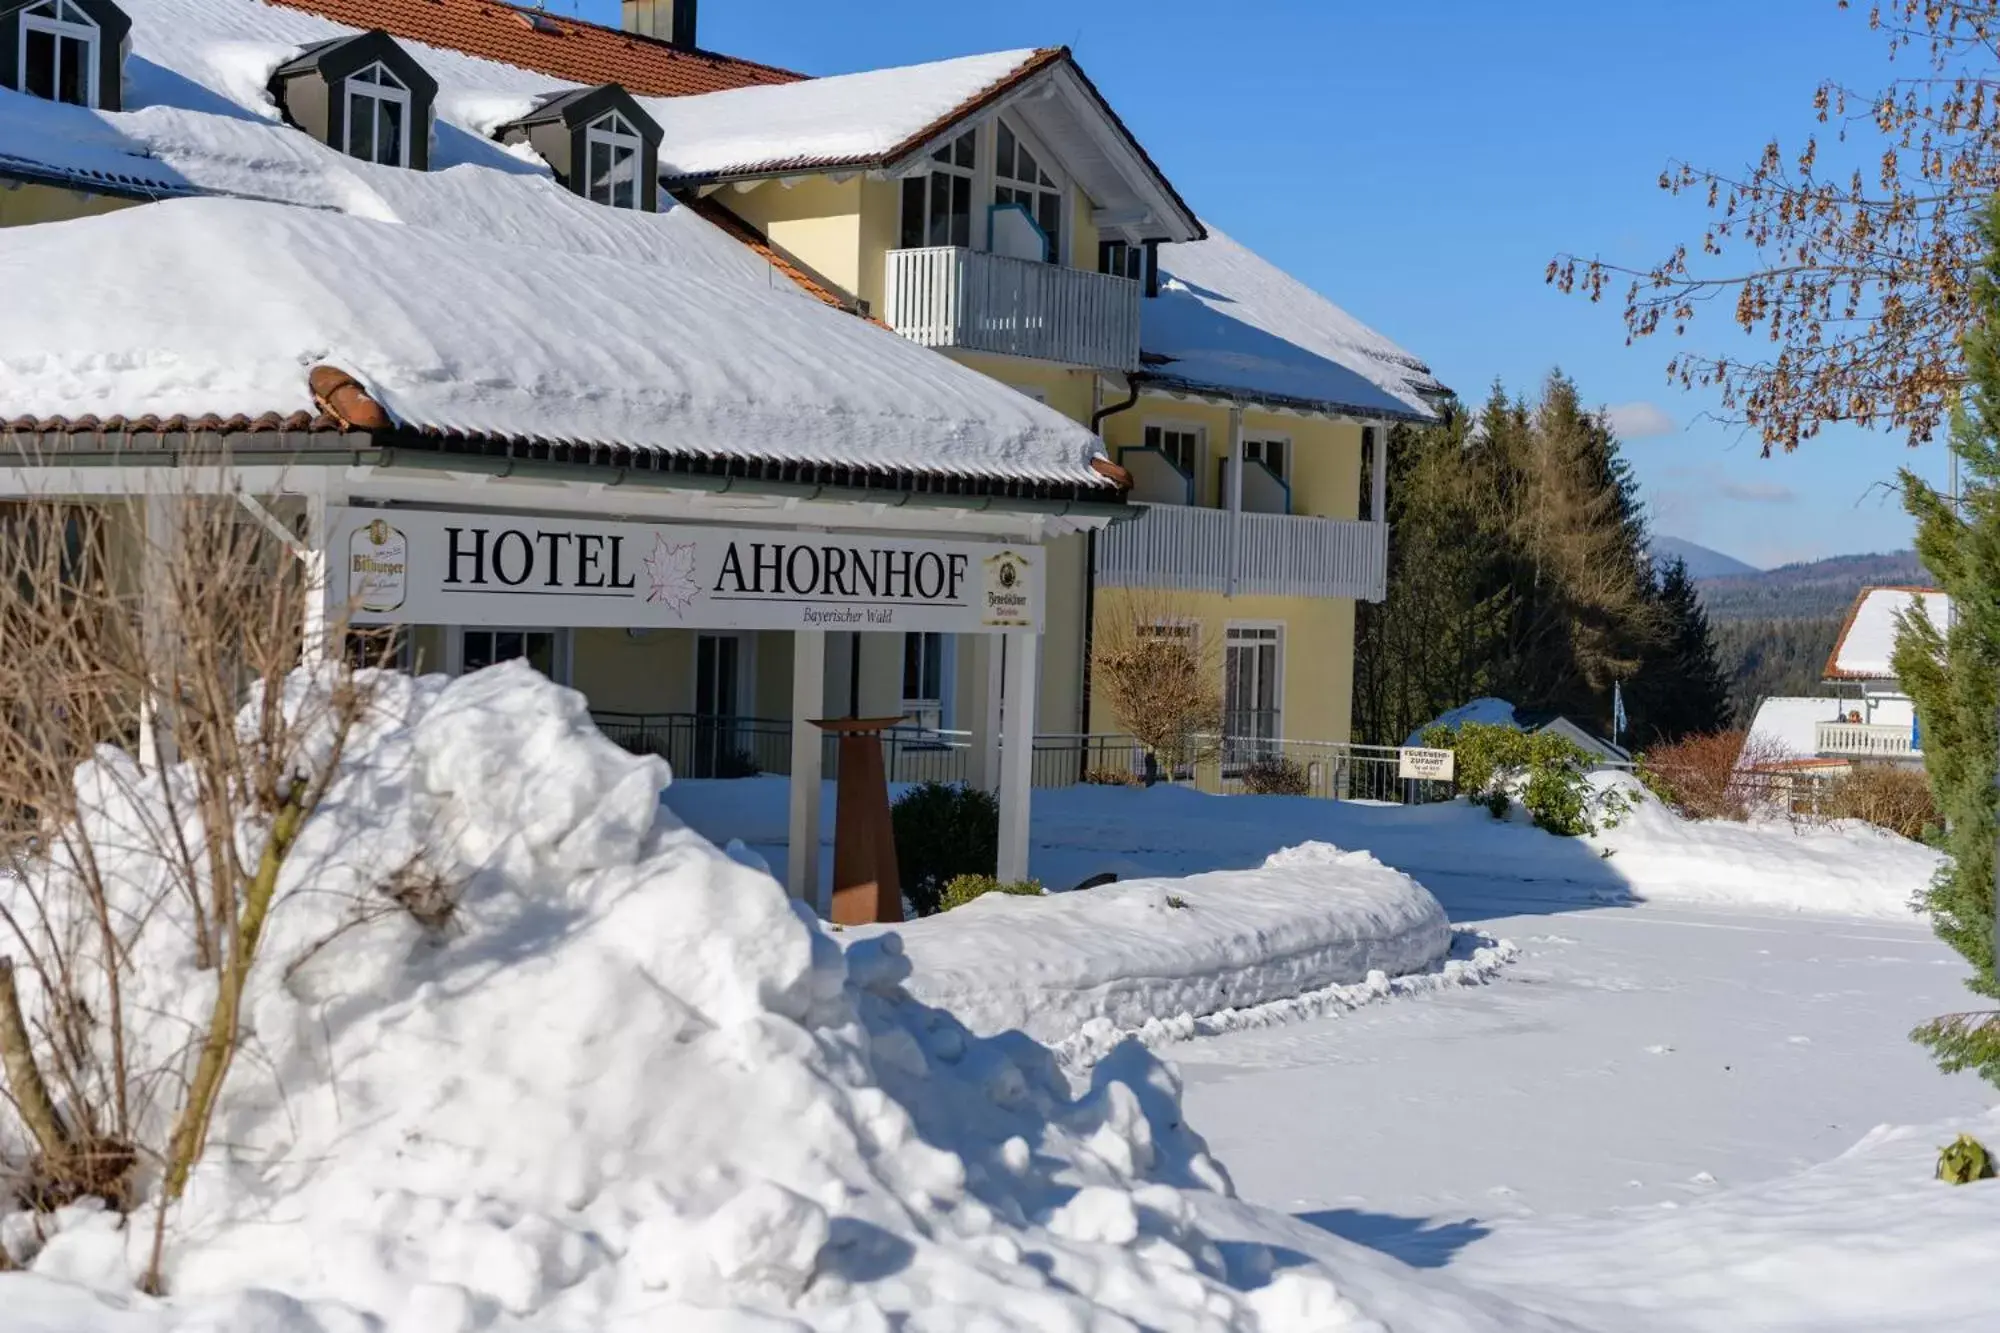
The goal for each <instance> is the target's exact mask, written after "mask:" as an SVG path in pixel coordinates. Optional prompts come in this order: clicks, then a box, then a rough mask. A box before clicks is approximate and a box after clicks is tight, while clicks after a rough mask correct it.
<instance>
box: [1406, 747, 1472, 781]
mask: <svg viewBox="0 0 2000 1333" xmlns="http://www.w3.org/2000/svg"><path fill="white" fill-rule="evenodd" d="M1397 754H1398V756H1399V757H1400V759H1401V763H1400V765H1399V766H1398V767H1399V776H1401V777H1406V778H1417V779H1419V780H1421V781H1424V782H1449V781H1451V780H1452V778H1453V777H1455V776H1456V775H1457V773H1458V756H1457V755H1455V754H1453V753H1452V752H1451V751H1450V750H1425V749H1421V748H1419V747H1417V746H1414V745H1406V746H1404V747H1403V748H1402V749H1401V750H1399V751H1397Z"/></svg>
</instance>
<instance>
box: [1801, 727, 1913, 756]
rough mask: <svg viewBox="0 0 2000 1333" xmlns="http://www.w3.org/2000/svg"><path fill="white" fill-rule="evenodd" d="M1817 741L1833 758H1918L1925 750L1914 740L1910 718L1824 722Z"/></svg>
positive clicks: (1821, 750) (1820, 749) (1821, 749)
mask: <svg viewBox="0 0 2000 1333" xmlns="http://www.w3.org/2000/svg"><path fill="white" fill-rule="evenodd" d="M1817 743H1818V745H1819V752H1820V754H1821V756H1823V757H1825V758H1829V759H1915V758H1917V757H1918V756H1920V755H1921V754H1922V753H1923V751H1921V750H1919V749H1918V748H1917V747H1916V746H1915V745H1914V744H1912V742H1911V737H1910V724H1909V723H1907V722H1905V723H1902V724H1901V725H1896V724H1893V723H1891V724H1884V723H1880V722H1822V723H1820V724H1819V737H1818V742H1817Z"/></svg>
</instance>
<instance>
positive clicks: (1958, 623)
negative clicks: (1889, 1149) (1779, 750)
mask: <svg viewBox="0 0 2000 1333" xmlns="http://www.w3.org/2000/svg"><path fill="white" fill-rule="evenodd" d="M1984 236H1985V243H1986V247H1987V257H1986V259H1985V261H1984V263H1983V264H1982V265H1981V266H1980V269H1979V271H1978V272H1977V273H1976V274H1975V275H1974V278H1973V288H1972V292H1973V296H1972V299H1973V305H1974V311H1975V314H1974V320H1973V323H1972V326H1971V328H1970V330H1969V331H1968V332H1967V334H1966V337H1965V342H1964V354H1965V363H1966V371H1967V385H1966V390H1965V394H1964V397H1963V399H1962V401H1961V402H1960V404H1959V406H1958V409H1957V411H1955V412H1954V414H1953V417H1952V431H1951V447H1952V451H1953V452H1954V453H1956V454H1957V455H1958V458H1959V461H1960V463H1961V464H1962V465H1963V467H1964V469H1965V472H1966V475H1967V477H1968V479H1969V485H1968V486H1967V488H1966V490H1965V494H1964V498H1963V500H1962V501H1961V503H1960V504H1959V506H1957V507H1956V508H1954V506H1953V505H1952V503H1951V501H1950V500H1949V499H1948V498H1946V497H1945V496H1942V495H1939V494H1938V493H1937V491H1936V490H1935V489H1933V488H1932V487H1930V486H1928V485H1926V484H1925V483H1924V482H1923V481H1922V480H1921V479H1920V478H1918V477H1917V476H1916V474H1915V473H1913V472H1910V471H1908V470H1907V469H1906V470H1905V471H1904V473H1903V499H1904V503H1905V505H1907V507H1908V508H1909V511H1910V513H1911V514H1912V515H1913V516H1914V517H1915V518H1916V520H1917V553H1918V554H1919V555H1920V556H1922V557H1923V561H1924V566H1925V567H1926V568H1927V569H1929V570H1930V571H1931V573H1932V574H1933V576H1935V577H1936V579H1937V581H1938V583H1939V585H1940V586H1941V587H1942V588H1943V589H1944V590H1945V591H1946V592H1947V593H1949V594H1951V602H1952V615H1951V617H1950V623H1948V624H1945V625H1939V624H1935V623H1933V622H1932V621H1931V620H1930V618H1929V617H1928V616H1926V615H1925V614H1924V612H1923V610H1922V607H1921V604H1920V605H1919V607H1918V608H1917V609H1916V610H1915V611H1914V612H1913V613H1912V614H1910V615H1907V616H1905V617H1904V618H1903V623H1902V625H1901V626H1900V628H1899V631H1898V633H1897V636H1896V651H1895V657H1894V659H1893V661H1894V665H1895V668H1896V674H1897V676H1898V678H1900V679H1901V680H1902V682H1903V685H1904V688H1905V689H1907V690H1908V691H1909V693H1910V697H1911V698H1912V699H1914V700H1915V701H1916V707H1917V720H1918V724H1919V726H1920V727H1921V730H1922V735H1923V751H1924V768H1925V771H1926V772H1927V773H1928V774H1929V776H1930V782H1931V789H1932V791H1933V792H1934V793H1935V795H1936V797H1937V803H1938V808H1939V810H1940V811H1942V812H1943V814H1944V816H1945V819H1946V820H1947V821H1948V827H1949V830H1950V831H1949V833H1948V834H1947V846H1946V850H1947V851H1948V852H1949V853H1950V855H1951V859H1950V860H1949V861H1948V862H1947V863H1946V864H1945V866H1944V868H1943V869H1942V870H1940V871H1939V872H1938V875H1937V878H1936V879H1935V880H1933V881H1932V882H1931V884H1930V885H1929V887H1928V888H1926V889H1924V890H1923V891H1922V892H1921V893H1919V895H1918V906H1920V907H1921V908H1923V909H1924V910H1925V911H1927V912H1929V913H1930V917H1931V925H1932V927H1933V929H1935V930H1936V931H1937V934H1938V938H1940V939H1942V940H1943V941H1944V942H1945V943H1947V944H1949V945H1951V947H1952V948H1954V949H1956V950H1957V951H1958V952H1959V954H1960V955H1961V956H1962V957H1963V958H1964V959H1965V960H1966V962H1968V963H1970V964H1972V969H1973V975H1972V977H1971V978H1970V979H1969V980H1968V981H1967V982H1966V985H1967V986H1968V987H1970V988H1971V990H1972V991H1973V992H1974V993H1975V994H1977V995H1982V996H1984V997H1986V998H1987V999H2000V983H1996V980H1995V977H1994V972H1993V873H1994V845H1993V844H1994V837H1995V833H1996V826H1995V818H1994V776H1995V771H1996V767H2000V727H1996V725H1995V710H1996V708H2000V202H1996V203H1995V204H1994V205H1991V206H1989V209H1988V212H1987V217H1986V221H1985V223H1984ZM1912 1035H1913V1036H1915V1038H1916V1039H1917V1040H1918V1041H1920V1042H1922V1043H1924V1044H1925V1045H1927V1046H1929V1047H1930V1048H1931V1051H1932V1053H1933V1054H1934V1055H1935V1056H1936V1057H1937V1060H1938V1063H1939V1064H1940V1065H1942V1066H1943V1067H1944V1068H1945V1069H1947V1070H1956V1069H1976V1070H1978V1071H1979V1073H1980V1075H1981V1076H1982V1077H1984V1078H1985V1079H1986V1080H1987V1081H1988V1082H1991V1083H1995V1084H2000V1011H1992V1010H1988V1011H1986V1012H1982V1013H1963V1014H1948V1015H1946V1016H1944V1017H1942V1018H1936V1019H1933V1020H1931V1021H1930V1022H1929V1023H1926V1024H1924V1025H1923V1026H1922V1027H1919V1028H1918V1029H1917V1030H1916V1032H1915V1033H1913V1034H1912Z"/></svg>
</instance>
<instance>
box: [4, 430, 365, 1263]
mask: <svg viewBox="0 0 2000 1333" xmlns="http://www.w3.org/2000/svg"><path fill="white" fill-rule="evenodd" d="M224 461H225V460H221V459H217V460H215V461H214V464H213V465H209V466H199V467H197V466H189V467H187V468H185V469H184V470H183V475H184V476H186V477H188V478H189V479H190V480H189V482H188V486H187V489H184V490H179V491H175V492H172V493H163V494H157V495H153V496H149V497H147V498H145V499H144V500H140V501H129V502H127V501H116V502H93V503H91V504H89V505H80V504H72V503H66V502H61V501H56V500H31V501H27V502H23V503H16V504H10V505H7V506H5V507H4V513H0V528H4V531H0V643H4V644H5V645H6V651H5V652H4V653H0V812H4V815H5V825H4V829H0V867H4V869H5V871H6V872H7V873H6V874H5V876H0V955H4V956H5V962H4V964H0V979H4V983H5V984H4V985H0V1056H3V1057H4V1069H5V1074H6V1080H7V1091H8V1093H9V1096H8V1098H7V1101H8V1103H9V1105H10V1106H11V1110H12V1114H13V1116H14V1118H15V1119H16V1120H17V1121H19V1122H20V1127H21V1128H22V1129H23V1130H25V1138H24V1139H22V1140H20V1141H21V1142H22V1143H23V1144H25V1145H27V1146H28V1151H29V1152H30V1153H31V1154H32V1160H31V1161H30V1162H28V1164H27V1169H26V1170H25V1172H24V1173H23V1174H24V1175H25V1177H26V1178H27V1179H28V1181H29V1182H30V1188H29V1189H28V1190H25V1191H22V1192H21V1193H22V1202H24V1203H26V1204H28V1205H30V1206H42V1207H47V1206H51V1205H53V1204H56V1203H59V1202H62V1201H64V1200H65V1199H67V1198H75V1197H79V1196H82V1195H95V1196H98V1197H101V1198H104V1199H105V1200H106V1201H107V1202H109V1203H111V1204H112V1205H113V1206H114V1207H127V1206H130V1205H131V1204H133V1203H134V1202H136V1201H137V1199H138V1198H139V1197H141V1190H140V1188H139V1187H140V1186H141V1185H146V1186H153V1185H157V1187H158V1191H159V1197H160V1198H161V1200H162V1204H163V1209H162V1213H161V1216H162V1218H163V1217H164V1203H165V1202H166V1201H168V1200H171V1199H175V1198H178V1197H179V1195H180V1193H181V1191H182V1189H183V1187H184V1186H185V1184H186V1182H187V1179H188V1174H189V1172H190V1170H191V1169H192V1167H193V1166H194V1164H195V1162H196V1161H197V1160H198V1159H199V1158H200V1157H201V1155H202V1152H203V1150H204V1148H205V1147H206V1145H207V1140H208V1133H209V1126H210V1124H211V1123H212V1120H213V1117H214V1114H215V1109H216V1104H217V1100H218V1098H219V1097H220V1095H221V1091H222V1088H223V1085H224V1083H225V1081H226V1080H227V1078H228V1076H229V1072H230V1070H231V1067H232V1065H233V1063H234V1061H235V1057H236V1055H237V1053H238V1049H239V1046H240V1044H241V1017H242V1005H243V999H244V994H245V989H246V986H247V984H248V982H249V979H250V977H251V975H252V972H253V970H254V969H255V968H256V967H257V964H258V962H259V953H260V945H261V943H262V940H263V934H264V926H265V922H266V920H267V918H268V915H269V913H270V911H271V908H272V905H273V899H274V896H275V894H276V891H277V886H278V883H279V879H280V876H281V874H282V872H283V871H284V869H285V866H286V863H287V860H288V858H289V857H290V856H291V854H292V852H293V850H294V847H295V846H296V843H297V840H298V838H299V835H300V832H301V830H302V829H303V827H304V825H305V824H306V822H307V820H309V819H310V818H311V816H312V815H313V813H314V811H315V810H316V809H317V808H318V806H319V804H320V802H321V800H322V798H323V797H324V796H325V794H326V791H327V788H328V785H329V784H330V783H331V781H332V780H333V776H334V774H335V772H336V770H337V768H338V766H339V762H340V758H341V755H342V752H343V749H344V747H345V745H346V743H347V740H348V737H349V735H350V732H351V730H352V728H353V727H354V725H355V724H356V721H357V719H358V717H359V716H360V714H361V713H362V711H363V709H364V707H365V695H366V693H367V691H366V689H365V687H364V686H362V685H361V684H360V682H359V681H357V679H356V677H355V676H354V673H353V672H352V671H351V670H350V669H349V668H348V667H347V666H346V664H345V661H344V658H343V656H342V655H341V654H340V653H337V652H329V651H328V648H329V645H331V644H338V643H341V642H342V638H341V637H340V636H341V635H342V631H343V627H342V625H341V622H340V619H339V618H338V617H336V618H334V619H333V620H332V623H328V618H327V616H326V615H325V612H324V596H325V593H324V588H323V585H322V584H321V582H320V581H319V580H320V569H319V567H318V566H317V565H316V564H313V563H308V560H307V558H306V553H305V552H304V551H303V548H301V547H299V546H298V545H297V543H295V542H294V541H291V540H289V535H288V533H287V531H286V530H285V529H284V528H283V527H282V526H281V525H280V524H279V523H278V522H277V521H276V520H275V519H273V518H272V517H271V515H270V514H269V512H268V511H265V510H261V509H253V508H252V507H251V506H249V505H246V504H244V503H241V502H240V501H241V497H240V496H238V495H236V494H235V493H233V492H228V491H226V490H225V491H224V493H221V494H200V493H197V490H196V487H197V486H198V485H199V484H200V483H201V482H203V481H204V480H205V481H207V482H209V483H210V489H211V490H214V489H215V488H216V487H217V486H218V485H219V484H220V483H219V480H218V479H219V478H222V477H223V476H225V475H226V474H225V473H224V471H223V470H222V467H221V464H222V463H223V462H224ZM302 660H304V661H305V662H306V663H307V664H308V665H309V666H310V667H311V668H312V669H313V671H314V672H315V673H316V676H317V685H318V688H313V689H302V688H295V686H296V685H297V683H298V682H297V681H295V680H293V673H294V671H295V670H296V669H297V668H298V667H299V666H300V664H301V661H302ZM134 751H136V757H135V754H134ZM139 959H145V960H147V966H148V967H151V968H155V969H157V968H158V967H159V966H161V963H162V960H164V959H180V960H184V962H182V963H180V964H178V965H180V966H184V967H185V969H186V977H185V980H184V982H183V981H180V980H178V979H168V981H167V982H166V984H169V985H172V986H175V987H177V988H178V991H179V993H180V994H184V995H193V996H195V997H197V999H196V1004H197V1006H202V1005H205V1006H206V1007H207V1010H208V1012H207V1015H206V1018H205V1020H202V1021H199V1022H197V1023H196V1024H195V1025H194V1030H193V1031H191V1032H186V1033H184V1034H182V1035H180V1036H178V1037H176V1038H174V1039H173V1040H172V1041H171V1042H169V1041H168V1040H167V1039H164V1038H162V1037H161V1035H160V1033H161V1030H162V1024H161V1023H159V1022H158V1021H151V1020H156V1019H157V1018H158V1014H157V1012H149V1011H147V1006H148V1005H149V1004H150V1003H151V1002H152V1001H151V1000H150V999H148V998H147V997H148V993H149V991H150V994H151V995H153V996H157V995H158V994H159V988H160V986H161V985H162V984H163V983H162V978H161V977H160V976H158V975H153V974H149V975H147V976H145V977H143V978H142V977H140V976H139V975H138V974H137V973H136V972H135V969H136V968H138V967H139V963H138V962H137V961H136V960H139ZM17 982H18V985H17V984H16V983H17ZM150 1280H151V1282H152V1283H153V1284H154V1285H156V1284H157V1257H156V1262H155V1272H154V1273H153V1274H152V1275H151V1279H150Z"/></svg>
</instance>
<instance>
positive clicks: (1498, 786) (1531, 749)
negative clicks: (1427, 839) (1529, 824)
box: [1424, 722, 1629, 838]
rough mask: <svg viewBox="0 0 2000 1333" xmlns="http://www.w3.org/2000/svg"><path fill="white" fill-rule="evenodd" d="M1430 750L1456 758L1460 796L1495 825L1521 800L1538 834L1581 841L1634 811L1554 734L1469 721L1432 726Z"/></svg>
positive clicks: (1590, 761) (1427, 735)
mask: <svg viewBox="0 0 2000 1333" xmlns="http://www.w3.org/2000/svg"><path fill="white" fill-rule="evenodd" d="M1424 743H1425V744H1426V745H1429V746H1432V747H1434V748H1437V749H1447V750H1451V751H1453V752H1454V753H1455V754H1456V756H1457V769H1458V787H1459V790H1460V791H1461V792H1463V793H1464V794H1465V795H1466V796H1467V797H1468V798H1469V799H1471V800H1473V801H1475V802H1477V803H1478V804H1480V805H1483V806H1485V807H1486V808H1487V809H1488V810H1489V811H1491V812H1492V814H1493V817H1494V818H1495V819H1504V818H1505V817H1506V815H1507V812H1508V810H1509V809H1511V808H1512V806H1513V803H1514V802H1515V801H1519V802H1520V803H1521V806H1522V808H1523V809H1525V810H1526V811H1527V812H1528V815H1529V817H1530V818H1531V819H1533V820H1534V822H1535V826H1536V827H1537V828H1540V829H1543V830H1545V831H1547V832H1549V833H1553V834H1556V835H1557V836H1558V837H1565V838H1575V837H1581V836H1583V835H1584V834H1587V833H1595V832H1597V831H1598V829H1599V828H1610V827H1615V826H1616V825H1617V823H1618V821H1619V819H1620V818H1621V817H1623V815H1624V814H1625V812H1626V810H1627V809H1628V808H1629V806H1628V800H1629V798H1628V797H1627V795H1626V793H1624V792H1623V791H1620V790H1618V789H1617V788H1614V787H1603V786H1594V785H1593V784H1592V783H1591V781H1590V774H1591V772H1592V770H1593V769H1594V768H1595V767H1596V763H1595V761H1594V760H1593V759H1592V758H1591V756H1590V755H1589V754H1588V753H1586V752H1585V751H1584V750H1583V749H1582V748H1581V747H1579V746H1578V745H1576V744H1575V743H1574V742H1572V741H1569V740H1567V739H1565V738H1564V737H1561V736H1558V735H1555V734H1554V733H1553V732H1546V731H1544V732H1533V733H1530V732H1523V731H1520V730H1517V729H1516V728H1514V727H1507V726H1497V725H1492V724H1488V723H1483V722H1466V723H1462V724H1460V725H1459V726H1457V727H1442V726H1439V727H1432V728H1431V729H1430V730H1429V731H1427V732H1426V733H1425V734H1424Z"/></svg>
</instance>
